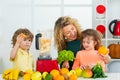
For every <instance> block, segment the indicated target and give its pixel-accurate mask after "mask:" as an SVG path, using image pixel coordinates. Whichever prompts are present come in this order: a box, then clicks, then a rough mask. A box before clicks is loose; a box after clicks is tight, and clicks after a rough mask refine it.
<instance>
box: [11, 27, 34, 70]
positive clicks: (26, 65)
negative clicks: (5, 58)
mask: <svg viewBox="0 0 120 80" xmlns="http://www.w3.org/2000/svg"><path fill="white" fill-rule="evenodd" d="M33 37H34V36H33V34H32V33H31V32H30V31H29V30H28V29H26V28H20V29H18V30H17V31H16V32H15V33H14V35H13V37H12V44H13V48H12V50H11V53H10V60H11V61H12V62H13V68H17V69H20V70H21V71H26V70H33V68H34V60H33V56H32V54H31V53H30V52H29V50H30V46H31V43H32V41H33Z"/></svg>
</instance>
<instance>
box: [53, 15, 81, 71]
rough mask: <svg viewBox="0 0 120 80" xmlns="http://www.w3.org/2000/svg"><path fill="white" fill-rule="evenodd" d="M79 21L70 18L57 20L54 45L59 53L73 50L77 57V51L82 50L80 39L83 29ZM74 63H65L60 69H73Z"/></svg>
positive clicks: (64, 17) (65, 17)
mask: <svg viewBox="0 0 120 80" xmlns="http://www.w3.org/2000/svg"><path fill="white" fill-rule="evenodd" d="M80 27H81V26H80V25H79V24H78V22H77V20H76V19H74V18H71V17H68V16H63V17H60V18H58V19H57V21H56V22H55V26H54V41H55V42H54V43H55V46H56V47H57V49H58V51H61V50H64V49H65V50H71V51H72V52H73V53H74V56H76V53H77V51H79V50H81V45H80V39H81V29H80ZM72 65H73V62H72V61H69V62H68V61H64V62H63V63H62V64H61V65H60V67H66V68H69V70H71V69H72Z"/></svg>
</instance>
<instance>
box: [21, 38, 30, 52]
mask: <svg viewBox="0 0 120 80" xmlns="http://www.w3.org/2000/svg"><path fill="white" fill-rule="evenodd" d="M31 43H32V41H31V40H30V39H24V40H23V41H22V42H21V44H20V48H22V49H23V50H29V49H30V46H31Z"/></svg>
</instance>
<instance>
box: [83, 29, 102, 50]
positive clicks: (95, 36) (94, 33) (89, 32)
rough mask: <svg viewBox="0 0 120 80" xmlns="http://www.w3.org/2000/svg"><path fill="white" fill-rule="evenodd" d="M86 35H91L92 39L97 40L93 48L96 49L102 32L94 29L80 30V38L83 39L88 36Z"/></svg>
mask: <svg viewBox="0 0 120 80" xmlns="http://www.w3.org/2000/svg"><path fill="white" fill-rule="evenodd" d="M88 36H92V37H93V40H94V41H96V42H97V44H96V45H95V50H98V48H99V47H100V46H101V42H102V34H101V33H100V32H98V31H97V30H94V29H86V30H84V31H83V32H82V37H81V38H82V40H83V39H84V38H85V37H88Z"/></svg>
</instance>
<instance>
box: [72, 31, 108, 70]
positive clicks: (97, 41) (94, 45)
mask: <svg viewBox="0 0 120 80" xmlns="http://www.w3.org/2000/svg"><path fill="white" fill-rule="evenodd" d="M101 40H102V36H101V34H100V33H99V32H97V31H96V30H93V29H87V30H85V31H83V32H82V45H83V48H84V50H80V51H79V52H77V55H76V59H75V62H74V64H73V67H72V69H76V68H79V67H80V68H81V69H85V68H86V67H88V66H89V67H91V68H92V66H95V65H96V64H97V63H100V64H101V66H102V68H103V71H106V67H105V64H106V63H108V62H109V61H110V57H109V56H108V55H107V54H106V55H103V54H101V53H99V52H100V50H99V52H98V49H99V47H100V46H101ZM104 52H105V51H104ZM106 52H109V51H106Z"/></svg>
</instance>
